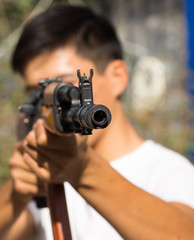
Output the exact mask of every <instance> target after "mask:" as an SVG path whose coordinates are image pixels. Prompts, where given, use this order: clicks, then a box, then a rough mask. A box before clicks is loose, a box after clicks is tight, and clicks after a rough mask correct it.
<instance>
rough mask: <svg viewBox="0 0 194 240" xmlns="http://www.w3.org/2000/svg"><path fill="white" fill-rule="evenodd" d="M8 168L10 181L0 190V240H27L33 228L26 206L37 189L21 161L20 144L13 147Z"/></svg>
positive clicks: (28, 170) (34, 180) (32, 176)
mask: <svg viewBox="0 0 194 240" xmlns="http://www.w3.org/2000/svg"><path fill="white" fill-rule="evenodd" d="M10 167H11V177H12V179H9V180H8V181H7V182H6V183H5V185H4V186H3V187H2V188H1V189H0V239H2V240H3V239H5V240H12V239H13V240H17V239H18V240H19V239H29V238H30V236H32V235H33V234H35V227H34V222H33V218H32V215H31V213H30V212H29V210H28V209H27V208H26V205H27V203H28V202H29V201H30V200H31V199H32V196H33V194H34V193H36V192H37V191H38V189H37V188H38V187H37V186H36V177H35V175H34V174H33V173H31V172H30V169H29V168H28V166H27V165H26V164H25V163H24V161H23V156H22V149H21V144H20V143H18V144H16V146H15V149H14V153H13V156H12V157H11V159H10ZM27 236H28V237H27Z"/></svg>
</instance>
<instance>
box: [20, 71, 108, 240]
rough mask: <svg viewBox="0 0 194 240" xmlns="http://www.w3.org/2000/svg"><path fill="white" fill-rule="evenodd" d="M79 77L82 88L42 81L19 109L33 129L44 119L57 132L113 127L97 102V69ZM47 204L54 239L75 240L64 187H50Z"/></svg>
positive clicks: (85, 132)
mask: <svg viewBox="0 0 194 240" xmlns="http://www.w3.org/2000/svg"><path fill="white" fill-rule="evenodd" d="M77 76H78V79H79V83H78V87H75V86H73V85H72V84H71V83H64V82H62V81H61V79H60V78H51V79H50V78H49V79H42V80H40V81H39V85H40V89H38V90H35V91H34V92H33V93H32V95H31V96H30V98H29V99H28V101H27V102H26V103H25V104H24V105H22V106H21V107H20V109H19V111H20V112H22V113H24V114H25V118H24V123H25V124H26V126H27V128H28V129H29V130H30V129H31V128H32V125H33V124H34V122H35V121H36V120H37V119H38V118H44V119H45V121H46V124H47V126H48V127H49V129H50V130H51V131H52V132H54V133H79V134H82V135H90V134H92V131H93V129H102V128H106V127H107V126H108V125H109V123H110V121H111V113H110V111H109V109H108V108H107V107H105V106H104V105H99V104H98V105H96V104H94V103H93V91H92V77H93V69H90V76H89V78H87V76H86V75H85V74H84V75H83V76H81V74H80V70H77ZM37 200H40V199H37ZM39 202H40V201H39ZM47 202H48V206H49V209H50V215H51V221H52V228H53V235H54V239H55V240H71V239H72V236H71V230H70V224H69V218H68V211H67V204H66V199H65V190H64V185H63V184H58V183H57V184H54V183H49V184H48V187H47Z"/></svg>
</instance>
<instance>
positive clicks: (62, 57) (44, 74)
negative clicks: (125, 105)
mask: <svg viewBox="0 0 194 240" xmlns="http://www.w3.org/2000/svg"><path fill="white" fill-rule="evenodd" d="M91 68H92V69H94V76H93V94H94V103H95V104H103V105H105V106H107V107H108V108H109V109H110V110H111V108H112V106H114V98H113V97H112V93H111V87H110V81H109V80H108V79H107V74H106V71H105V73H103V74H99V73H98V72H97V70H96V68H95V66H94V64H93V63H92V61H90V60H88V59H85V58H82V57H80V56H78V55H77V54H76V52H75V49H74V48H73V47H63V48H59V49H56V50H54V51H52V52H50V53H45V54H42V55H40V56H37V57H35V58H34V59H32V60H31V61H29V63H28V64H27V66H26V68H25V73H24V76H25V80H26V81H25V84H26V89H27V91H28V92H31V90H34V89H35V88H37V87H38V81H39V80H40V79H44V78H55V77H60V78H61V79H62V80H63V81H64V82H68V83H72V84H73V85H75V86H78V78H77V69H80V72H81V75H83V74H84V73H85V74H86V76H87V77H89V75H90V69H91ZM105 132H106V129H103V130H94V131H93V135H91V136H89V139H88V144H89V145H90V146H92V147H95V145H96V143H97V141H99V140H100V139H101V137H102V136H103V135H104V133H105Z"/></svg>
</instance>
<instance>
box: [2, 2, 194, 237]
mask: <svg viewBox="0 0 194 240" xmlns="http://www.w3.org/2000/svg"><path fill="white" fill-rule="evenodd" d="M12 63H13V69H14V70H15V71H16V72H19V73H20V74H21V75H22V76H23V77H24V79H25V83H26V89H27V91H29V92H30V91H31V90H33V89H35V88H37V84H38V81H39V80H40V79H42V78H52V77H61V78H62V79H63V81H64V82H70V83H73V84H75V85H77V81H78V80H77V76H76V74H77V69H80V70H81V72H82V73H85V74H86V75H87V76H88V75H89V71H90V69H91V68H92V69H94V77H93V91H94V101H95V103H96V104H104V105H105V106H107V107H108V108H109V109H110V111H111V113H112V121H111V124H110V126H109V127H107V128H106V129H103V130H96V131H94V133H93V135H91V136H89V137H88V138H87V141H86V138H85V137H82V136H79V135H78V134H75V135H73V134H72V135H63V136H61V135H57V134H53V133H51V132H49V131H48V130H47V129H46V128H45V123H44V121H43V120H38V121H37V123H36V124H35V125H34V127H33V130H32V131H31V132H30V133H29V134H28V135H27V137H26V139H25V140H24V141H22V142H21V143H18V144H17V145H16V147H15V150H14V154H13V156H12V158H11V160H10V167H11V176H12V181H8V183H7V184H6V185H5V186H4V188H2V189H1V192H0V194H1V196H3V197H2V198H1V200H0V233H1V236H3V237H2V238H1V239H30V236H34V237H35V236H36V237H39V239H44V238H46V239H52V233H51V229H50V225H49V224H50V223H49V218H48V209H46V208H44V209H42V210H40V212H39V211H38V210H37V209H35V208H34V207H32V204H33V203H30V204H28V203H29V202H30V201H31V199H32V197H33V196H34V195H37V194H44V187H42V186H43V185H44V183H48V182H58V183H63V182H65V181H66V182H68V183H67V184H65V188H66V194H67V204H68V211H69V217H70V224H71V231H72V236H73V239H84V240H87V239H88V240H91V239H92V240H94V239H98V240H102V239H104V240H105V239H111V240H112V239H122V238H123V239H138V240H139V239H146V240H147V239H149V240H150V239H154V240H155V239H193V236H194V210H193V208H194V189H193V185H194V168H193V166H192V165H191V164H190V163H189V161H188V160H187V159H185V158H184V157H182V156H180V155H179V154H177V153H175V152H173V151H171V150H168V149H166V148H164V147H162V146H160V145H158V144H156V143H154V142H153V141H151V140H145V141H144V140H143V139H141V138H140V137H139V136H138V135H137V133H136V132H135V131H134V129H133V128H132V126H131V125H130V123H129V121H128V119H127V118H126V116H125V114H124V110H123V106H122V102H121V100H120V96H121V94H122V93H123V91H124V90H125V88H126V86H127V84H128V72H127V68H126V65H125V63H124V61H123V59H122V51H121V46H120V43H119V41H118V39H117V36H116V33H115V31H114V29H113V28H112V26H111V24H110V23H109V22H108V21H107V20H106V19H104V18H103V17H101V16H98V15H96V14H94V13H93V12H91V11H90V10H89V9H86V8H81V7H69V6H60V7H56V8H53V9H49V10H47V11H46V12H44V13H42V14H40V15H39V16H37V17H35V18H34V19H33V20H31V22H30V23H28V24H27V25H26V27H25V28H24V31H23V33H22V35H21V37H20V39H19V42H18V44H17V46H16V49H15V52H14V55H13V61H12ZM83 146H84V147H83ZM27 204H28V205H27ZM26 206H27V207H26ZM27 236H28V237H27Z"/></svg>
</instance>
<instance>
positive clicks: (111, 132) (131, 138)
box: [94, 106, 143, 162]
mask: <svg viewBox="0 0 194 240" xmlns="http://www.w3.org/2000/svg"><path fill="white" fill-rule="evenodd" d="M142 143H143V139H141V138H140V137H139V136H138V135H137V133H136V132H135V130H134V129H133V127H132V126H131V124H130V123H129V121H128V119H127V117H126V115H125V114H124V111H123V107H122V106H120V107H119V108H118V109H117V114H115V115H114V118H113V120H112V123H111V125H110V126H109V128H108V129H107V130H106V134H104V136H103V137H102V139H101V140H100V141H99V142H98V144H96V146H95V148H94V149H95V150H96V152H97V153H99V154H100V155H101V156H102V157H103V158H104V159H106V160H107V161H108V162H111V161H112V160H114V159H116V158H119V157H121V156H124V155H125V154H128V153H130V152H132V151H134V150H135V149H136V148H138V147H139V146H140V145H141V144H142Z"/></svg>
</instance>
